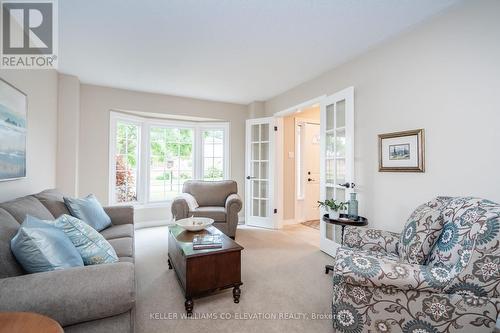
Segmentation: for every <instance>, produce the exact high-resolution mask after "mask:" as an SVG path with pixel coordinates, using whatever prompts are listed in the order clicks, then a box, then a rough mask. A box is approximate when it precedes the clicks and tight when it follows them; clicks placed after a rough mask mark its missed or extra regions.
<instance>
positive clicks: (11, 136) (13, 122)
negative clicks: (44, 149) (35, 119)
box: [0, 78, 28, 182]
mask: <svg viewBox="0 0 500 333" xmlns="http://www.w3.org/2000/svg"><path fill="white" fill-rule="evenodd" d="M27 125H28V96H27V95H26V94H25V93H24V92H22V91H21V90H19V89H18V88H16V87H14V86H13V85H12V84H10V83H9V82H7V81H5V80H4V79H2V78H0V182H1V181H10V180H16V179H23V178H26V177H27V161H26V156H27V154H26V150H27V134H28V127H27Z"/></svg>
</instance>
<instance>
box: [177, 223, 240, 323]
mask: <svg viewBox="0 0 500 333" xmlns="http://www.w3.org/2000/svg"><path fill="white" fill-rule="evenodd" d="M200 234H201V235H202V234H219V235H221V236H222V248H218V249H205V250H193V238H194V236H195V235H200ZM241 250H243V247H241V246H240V245H239V244H238V243H236V242H235V241H234V240H232V239H231V238H229V237H227V236H226V235H224V234H223V233H222V232H221V231H220V230H219V229H217V228H215V227H213V226H210V227H208V228H207V229H206V230H203V231H198V232H190V231H186V230H184V229H183V228H181V227H179V226H170V227H168V268H169V269H172V268H173V269H174V270H175V273H176V275H177V278H178V280H179V283H180V285H181V287H182V291H183V292H184V296H185V298H186V301H185V303H184V306H185V308H186V312H187V314H188V315H191V314H192V313H193V306H194V302H193V298H198V297H203V296H206V295H209V294H211V293H213V292H215V291H217V290H221V289H227V288H233V298H234V303H239V302H240V296H241V290H240V286H241V285H242V284H243V283H242V282H241Z"/></svg>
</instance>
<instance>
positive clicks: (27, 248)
mask: <svg viewBox="0 0 500 333" xmlns="http://www.w3.org/2000/svg"><path fill="white" fill-rule="evenodd" d="M10 247H11V250H12V253H13V254H14V257H16V259H17V261H18V262H19V263H20V264H21V266H22V267H23V268H24V270H25V271H26V272H28V273H38V272H47V271H54V270H58V269H64V268H70V267H79V266H83V260H82V257H81V256H80V254H79V253H78V251H77V250H76V247H75V246H74V245H73V243H72V242H71V240H70V239H69V238H68V236H66V234H65V233H64V232H62V231H61V230H60V229H58V228H56V227H54V226H52V225H50V224H48V223H46V222H45V221H42V220H39V219H37V218H36V217H33V216H29V215H28V216H26V219H25V220H24V222H23V223H22V224H21V227H20V228H19V230H18V231H17V233H16V235H15V236H14V238H12V240H11V241H10Z"/></svg>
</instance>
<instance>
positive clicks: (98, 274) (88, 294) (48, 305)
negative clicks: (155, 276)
mask: <svg viewBox="0 0 500 333" xmlns="http://www.w3.org/2000/svg"><path fill="white" fill-rule="evenodd" d="M134 302H135V282H134V265H133V264H131V263H127V262H120V263H115V264H102V265H93V266H85V267H78V268H70V269H65V270H59V271H51V272H44V273H35V274H27V275H21V276H15V277H9V278H5V279H0V311H26V312H36V313H40V314H43V315H47V316H49V317H51V318H53V319H55V320H56V321H58V322H59V323H60V324H61V325H62V326H67V325H72V324H76V323H80V322H84V321H90V320H96V319H101V318H105V317H110V316H114V315H117V314H121V313H124V312H127V311H129V310H130V309H132V308H133V306H134Z"/></svg>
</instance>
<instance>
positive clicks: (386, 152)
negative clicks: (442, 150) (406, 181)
mask: <svg viewBox="0 0 500 333" xmlns="http://www.w3.org/2000/svg"><path fill="white" fill-rule="evenodd" d="M424 145H425V142H424V130H423V129H417V130H412V131H404V132H396V133H387V134H380V135H379V136H378V148H379V168H378V170H379V171H385V172H398V171H400V172H424V171H425V163H424V162H425V161H424V158H425V147H424Z"/></svg>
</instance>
